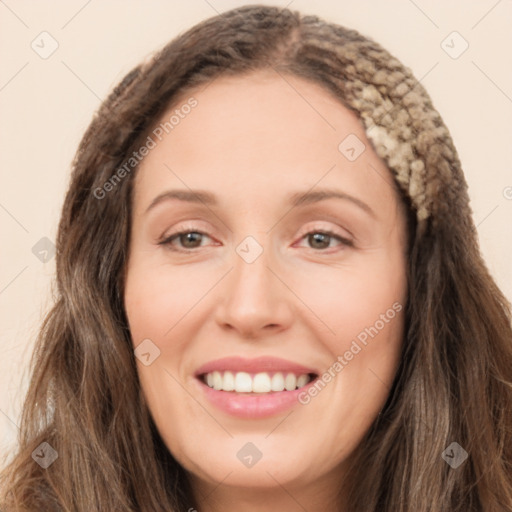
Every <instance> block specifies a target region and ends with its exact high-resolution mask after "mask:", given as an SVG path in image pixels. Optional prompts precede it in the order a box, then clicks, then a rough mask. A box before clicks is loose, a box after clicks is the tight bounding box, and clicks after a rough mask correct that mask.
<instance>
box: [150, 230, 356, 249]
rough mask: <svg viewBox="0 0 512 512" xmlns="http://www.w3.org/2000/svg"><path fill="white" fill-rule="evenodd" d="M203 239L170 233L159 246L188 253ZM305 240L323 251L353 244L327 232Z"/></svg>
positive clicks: (311, 233)
mask: <svg viewBox="0 0 512 512" xmlns="http://www.w3.org/2000/svg"><path fill="white" fill-rule="evenodd" d="M203 237H207V238H210V237H209V236H208V235H207V234H206V233H203V232H202V231H196V230H183V231H178V232H176V233H172V234H171V235H169V236H168V237H166V238H164V239H163V240H162V241H161V242H159V243H158V244H159V245H165V246H167V247H169V249H170V250H172V251H180V252H188V251H193V250H194V249H197V248H199V247H201V241H202V240H203ZM303 239H307V242H308V243H309V244H312V247H311V248H312V249H318V250H323V249H327V248H329V246H330V245H331V242H332V241H333V240H338V241H339V242H340V243H341V245H344V246H347V247H352V246H353V242H352V241H351V240H349V239H347V238H344V237H342V236H340V235H337V234H336V233H334V232H333V231H329V230H323V231H321V230H314V231H309V232H307V233H306V234H305V235H303V236H302V237H301V238H300V240H303ZM175 241H178V242H179V246H180V247H178V248H177V247H175V244H174V242H175Z"/></svg>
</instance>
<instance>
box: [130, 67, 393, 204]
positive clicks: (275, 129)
mask: <svg viewBox="0 0 512 512" xmlns="http://www.w3.org/2000/svg"><path fill="white" fill-rule="evenodd" d="M191 99H192V100H193V101H194V102H196V104H195V106H194V107H193V108H188V107H187V108H185V107H184V106H186V105H189V104H191ZM166 123H167V124H166ZM155 128H156V130H159V131H156V130H155V129H153V131H152V132H151V134H150V136H152V138H153V139H154V141H155V146H154V148H153V149H151V151H150V152H149V154H148V155H147V156H146V157H145V158H144V159H143V160H142V162H141V164H140V167H139V170H138V172H137V180H136V197H138V198H139V202H144V203H146V204H147V203H148V201H150V199H151V197H150V196H151V195H154V194H155V193H157V192H159V191H161V190H162V189H163V188H164V187H168V186H169V187H170V186H171V185H172V186H174V185H179V186H180V187H181V188H186V187H190V188H198V189H215V190H218V191H219V192H222V191H224V192H225V193H229V191H230V188H231V189H232V190H233V191H234V190H235V189H236V190H237V191H238V192H239V193H242V192H243V193H245V194H246V197H249V196H251V194H256V192H258V191H259V192H261V194H266V196H267V197H269V198H270V196H272V195H274V196H275V195H276V194H279V193H280V192H283V193H284V192H285V191H287V192H288V191H289V190H290V188H291V187H293V188H294V189H305V188H311V187H313V186H315V184H318V185H319V186H320V185H321V186H324V187H325V186H335V185H338V186H344V187H346V188H347V189H348V190H347V191H348V192H350V191H351V192H353V193H356V192H359V193H364V194H365V195H366V197H367V199H368V201H372V197H371V196H372V195H373V196H374V197H373V201H374V202H375V201H376V200H377V201H379V200H380V201H382V200H387V201H388V202H389V201H391V202H393V201H394V200H395V199H396V196H395V190H394V186H393V178H392V176H391V174H390V172H389V170H388V169H387V167H386V165H385V164H384V162H383V161H382V160H381V159H380V158H379V157H378V156H377V155H376V153H375V152H374V150H373V148H372V146H371V144H370V142H369V141H368V139H367V138H366V135H365V132H364V128H363V125H362V123H361V121H360V120H359V118H358V116H357V114H356V113H355V112H353V111H351V110H350V109H348V108H347V107H345V106H344V105H343V104H342V102H341V101H340V100H338V99H337V98H335V97H334V96H333V95H332V94H331V93H330V92H329V91H328V90H327V89H325V88H324V87H322V86H321V85H319V84H316V83H313V82H310V81H306V80H304V79H302V78H299V77H296V76H291V75H282V74H278V73H276V72H274V71H273V70H264V71H258V72H254V73H251V74H247V75H241V76H230V77H219V78H216V79H214V80H213V81H212V82H211V83H209V84H206V85H203V86H200V87H197V88H195V89H190V90H187V91H185V92H184V93H182V94H181V95H180V97H179V99H177V100H175V101H174V102H173V104H172V106H171V107H169V109H168V110H167V111H166V112H165V114H164V115H163V116H162V117H161V118H160V120H159V122H157V123H156V124H155ZM155 134H156V135H155ZM233 187H234V188H233ZM377 196H378V197H377Z"/></svg>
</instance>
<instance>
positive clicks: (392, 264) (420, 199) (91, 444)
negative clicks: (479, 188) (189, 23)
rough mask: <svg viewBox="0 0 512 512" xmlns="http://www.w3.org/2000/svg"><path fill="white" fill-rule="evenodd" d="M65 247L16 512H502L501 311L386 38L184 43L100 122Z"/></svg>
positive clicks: (444, 158) (455, 190) (329, 34)
mask: <svg viewBox="0 0 512 512" xmlns="http://www.w3.org/2000/svg"><path fill="white" fill-rule="evenodd" d="M191 235H192V236H191ZM203 241H205V242H209V243H205V244H203ZM194 242H199V244H198V245H194ZM331 242H334V244H332V243H331ZM189 243H192V245H191V246H190V245H188V244H189ZM324 244H326V245H324ZM57 249H58V250H57V282H58V292H59V296H58V300H57V301H56V304H55V306H54V307H53V309H52V310H51V312H50V313H49V315H48V317H47V318H46V320H45V322H44V325H43V328H42V330H41V333H40V336H39V339H38V343H37V349H36V351H35V353H34V360H33V377H32V381H31V384H30V389H29V392H28V396H27V399H26V403H25V405H24V409H23V415H22V422H21V437H20V446H19V451H18V453H17V454H16V457H15V458H14V460H13V461H12V462H11V464H10V465H9V466H8V467H7V468H6V469H5V470H4V473H3V480H2V492H3V498H2V510H6V511H26V510H56V511H57V510H58V511H60V510H73V511H82V510H87V511H91V510H98V511H99V510H120V511H121V510H122V511H150V510H151V511H153V510H154V511H156V510H162V511H163V510H165V511H170V510H173V511H192V510H199V511H201V512H208V511H216V510H224V509H226V508H227V507H229V506H231V507H232V508H233V507H234V508H235V509H237V510H244V511H253V510H267V511H272V510H278V509H279V510H287V511H295V510H309V511H315V510H337V511H379V512H381V511H404V512H405V511H415V512H418V511H420V512H423V511H425V512H426V511H436V512H441V511H457V510H460V511H462V510H464V511H470V510H471V511H486V512H487V511H505V510H511V509H512V465H511V464H512V442H511V441H512V439H511V436H512V415H511V411H512V387H511V384H512V328H511V315H510V303H509V302H507V300H506V299H505V297H504V296H503V294H502V293H501V292H500V290H499V289H498V287H497V286H496V284H495V283H494V281H493V279H492V278H491V276H490V275H489V272H488V270H487V269H486V266H485V264H484V262H483V260H482V258H481V255H480V253H479V250H478V241H477V233H476V229H475V226H474V223H473V220H472V217H471V210H470V207H469V198H468V194H467V185H466V182H465V179H464V176H463V173H462V170H461V166H460V161H459V158H458V156H457V152H456V149H455V148H454V146H453V142H452V140H451V138H450V135H449V132H448V130H447V128H446V126H445V125H444V123H443V121H442V119H441V117H440V115H439V114H438V112H437V111H436V110H435V109H434V107H433V106H432V103H431V100H430V98H429V96H428V94H427V93H426V91H425V90H424V88H423V87H422V86H421V84H419V83H418V82H417V81H416V80H415V79H414V77H413V76H412V74H411V72H410V70H409V69H407V68H405V67H404V66H403V65H402V64H401V63H400V62H399V61H398V60H396V59H395V58H393V57H392V56H391V55H390V54H389V53H388V52H387V51H385V50H384V49H383V48H382V47H380V46H379V45H378V44H377V43H375V42H374V41H372V40H370V39H368V38H366V37H363V36H362V35H360V34H359V33H357V32H356V31H353V30H348V29H346V28H343V27H340V26H337V25H333V24H329V23H326V22H324V21H322V20H320V19H318V18H317V17H314V16H302V15H300V14H299V13H297V12H291V11H289V10H286V9H284V10H279V9H277V8H273V7H263V6H247V7H242V8H239V9H235V10H232V11H229V12H227V13H224V14H222V15H221V16H217V17H214V18H211V19H209V20H206V21H204V22H202V23H201V24H199V25H197V26H196V27H194V28H192V29H191V30H190V31H188V32H187V33H185V34H183V35H181V36H180V37H178V38H176V39H175V40H174V41H172V42H171V43H169V45H167V46H166V47H165V48H164V49H163V50H162V51H160V52H159V53H158V54H157V55H155V56H154V58H153V59H151V61H149V62H147V63H145V64H141V65H140V66H138V67H136V68H135V69H134V70H133V71H131V72H130V73H129V74H128V75H127V76H126V77H125V78H124V79H123V81H122V82H121V84H119V86H118V87H116V88H115V90H114V92H113V93H112V94H111V95H110V97H109V98H108V99H107V100H106V101H105V102H104V104H103V105H102V107H101V108H100V110H99V112H98V113H97V115H96V116H95V118H94V120H93V121H92V123H91V125H90V127H89V129H88V130H87V132H86V134H85V136H84V138H83V140H82V142H81V144H80V147H79V149H78V152H77V155H76V158H75V161H74V167H73V174H72V182H71V185H70V188H69V191H68V193H67V196H66V200H65V204H64V207H63V211H62V217H61V222H60V225H59V233H58V239H57Z"/></svg>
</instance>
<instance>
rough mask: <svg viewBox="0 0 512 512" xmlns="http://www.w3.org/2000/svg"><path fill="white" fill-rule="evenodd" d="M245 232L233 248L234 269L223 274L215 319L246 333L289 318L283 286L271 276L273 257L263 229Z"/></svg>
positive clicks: (272, 273) (286, 320) (268, 239)
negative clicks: (250, 233) (220, 296)
mask: <svg viewBox="0 0 512 512" xmlns="http://www.w3.org/2000/svg"><path fill="white" fill-rule="evenodd" d="M258 233H259V234H258V235H248V236H246V237H245V238H244V239H242V241H241V242H240V243H239V244H238V245H237V246H236V247H235V252H234V254H233V256H232V260H231V261H232V265H233V269H232V271H231V272H230V273H229V275H228V276H226V279H227V282H226V287H225V288H224V291H225V296H224V297H222V298H221V300H220V304H219V307H218V320H219V322H220V323H223V324H230V325H231V326H232V327H235V328H236V329H238V330H239V331H240V332H243V333H248V332H252V333H254V332H255V331H257V330H259V329H260V328H263V327H265V326H268V325H272V326H275V325H278V324H284V323H286V322H288V321H289V319H290V318H291V315H290V314H289V313H290V312H289V307H288V305H287V298H286V297H285V295H286V289H285V288H286V287H284V286H283V284H282V283H281V282H280V280H279V279H277V277H276V276H275V275H274V272H276V270H275V268H273V267H275V266H276V265H275V258H274V255H273V253H272V248H271V243H270V237H269V236H267V235H266V234H265V232H262V231H260V232H258Z"/></svg>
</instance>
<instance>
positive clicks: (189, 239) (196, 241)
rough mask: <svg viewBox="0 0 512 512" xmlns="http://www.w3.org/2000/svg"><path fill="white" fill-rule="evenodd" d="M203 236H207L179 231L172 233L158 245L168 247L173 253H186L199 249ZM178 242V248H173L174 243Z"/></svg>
mask: <svg viewBox="0 0 512 512" xmlns="http://www.w3.org/2000/svg"><path fill="white" fill-rule="evenodd" d="M204 236H208V235H206V234H205V233H202V232H200V231H180V232H179V233H173V234H172V235H170V236H168V237H167V238H165V239H164V240H162V241H161V242H159V245H164V246H166V247H169V249H171V250H173V251H187V250H193V249H197V248H198V247H201V241H202V238H201V237H204ZM176 240H178V242H179V243H178V247H175V244H174V242H175V241H176Z"/></svg>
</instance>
